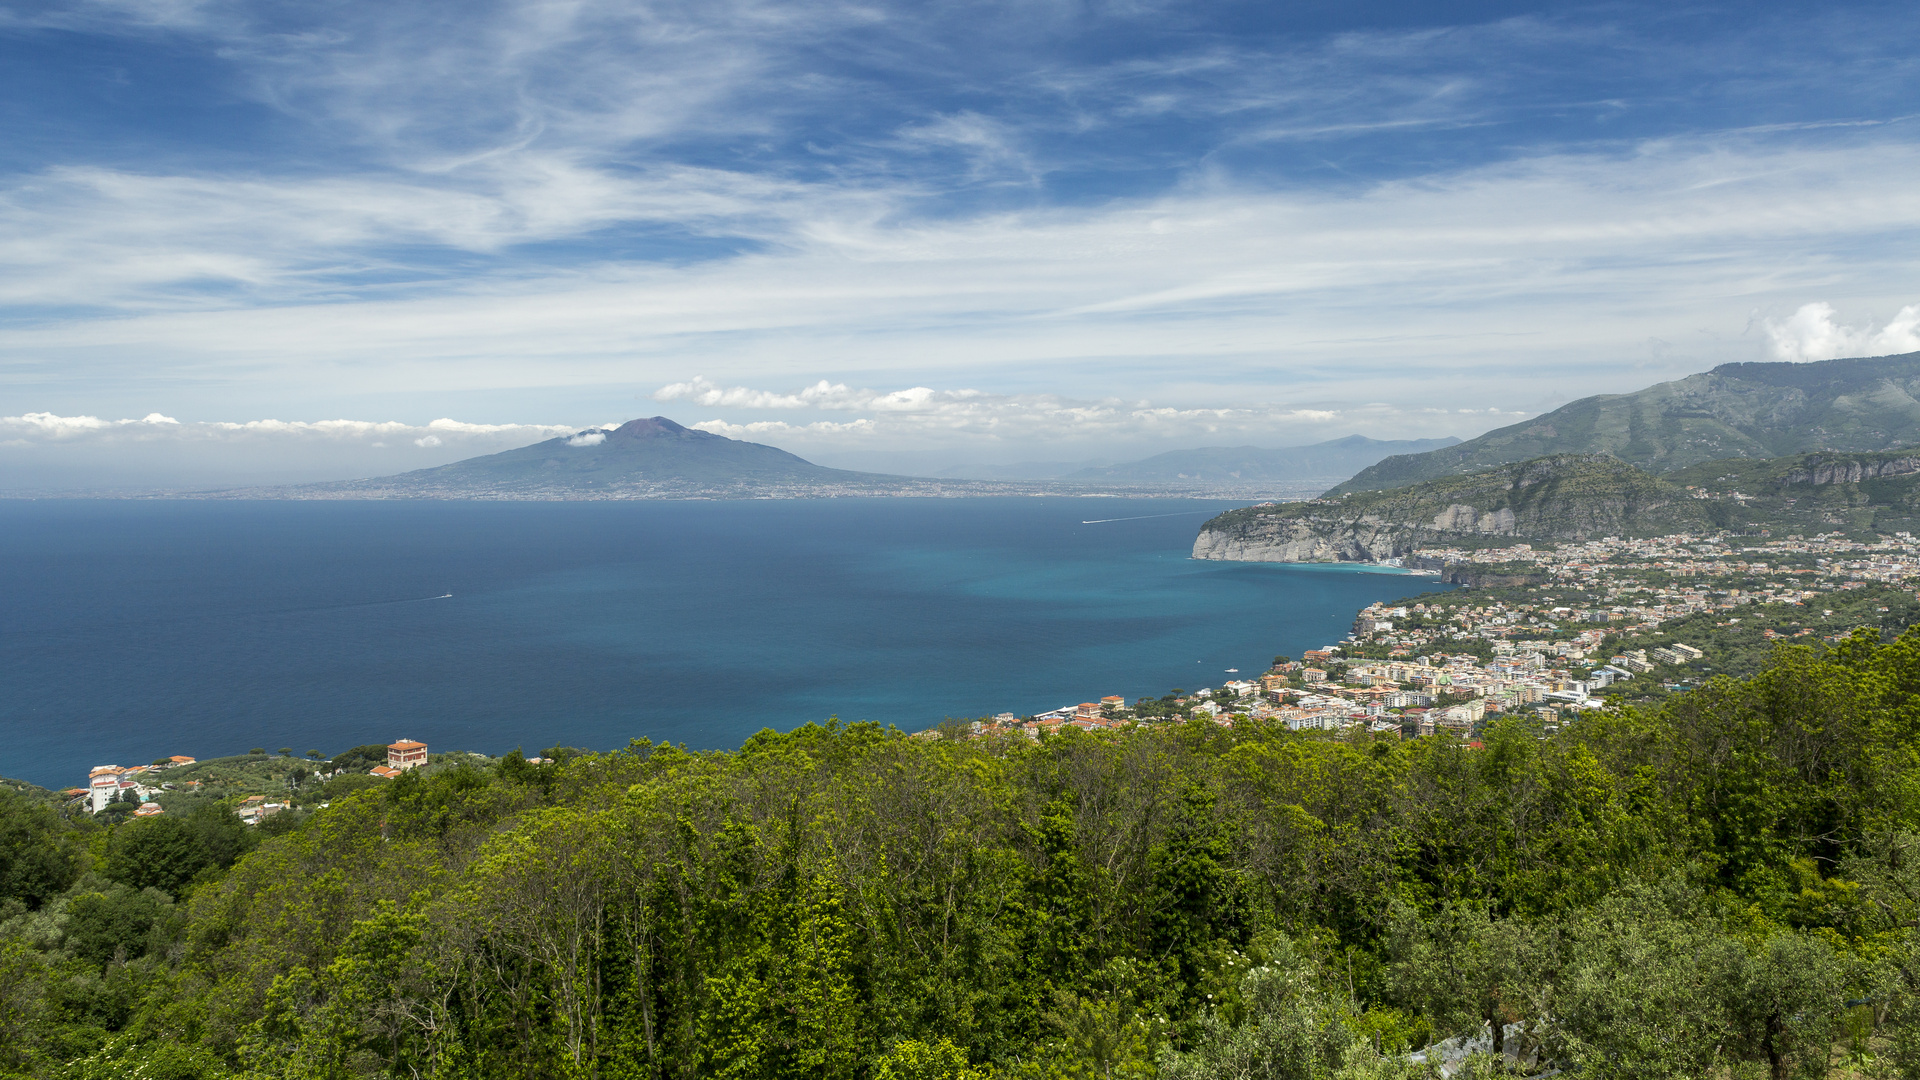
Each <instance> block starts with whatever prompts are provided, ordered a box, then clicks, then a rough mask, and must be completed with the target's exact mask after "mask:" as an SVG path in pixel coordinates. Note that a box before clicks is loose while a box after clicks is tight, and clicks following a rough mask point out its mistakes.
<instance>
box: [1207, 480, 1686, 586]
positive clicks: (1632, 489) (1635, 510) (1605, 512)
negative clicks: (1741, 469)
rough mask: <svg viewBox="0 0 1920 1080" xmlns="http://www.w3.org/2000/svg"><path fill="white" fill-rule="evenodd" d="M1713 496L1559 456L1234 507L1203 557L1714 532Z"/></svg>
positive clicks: (1351, 555)
mask: <svg viewBox="0 0 1920 1080" xmlns="http://www.w3.org/2000/svg"><path fill="white" fill-rule="evenodd" d="M1713 505H1715V504H1714V503H1713V500H1709V499H1700V498H1695V497H1693V495H1692V493H1689V492H1688V491H1687V490H1686V489H1685V488H1684V487H1682V486H1680V485H1677V484H1673V483H1670V482H1668V481H1666V480H1663V479H1660V478H1659V477H1655V476H1651V475H1649V474H1647V473H1645V472H1643V471H1641V470H1639V469H1636V468H1634V467H1633V466H1632V465H1629V464H1627V463H1626V462H1623V461H1620V460H1619V459H1617V458H1613V457H1609V456H1606V455H1601V454H1560V455H1554V456H1550V457H1544V458H1538V459H1535V460H1533V461H1526V462H1519V463H1515V464H1511V465H1504V466H1500V467H1497V468H1493V469H1487V470H1483V471H1481V472H1477V473H1473V474H1470V475H1467V476H1452V477H1446V478H1443V479H1440V480H1433V481H1427V482H1425V483H1421V484H1416V485H1413V486H1410V487H1404V488H1397V489H1393V490H1388V491H1366V492H1359V493H1355V494H1348V495H1345V496H1340V497H1333V496H1329V497H1325V498H1321V499H1314V500H1310V501H1307V502H1298V503H1278V504H1265V505H1261V506H1249V507H1244V508H1242V509H1238V510H1230V511H1228V512H1226V513H1224V514H1221V515H1219V516H1218V517H1215V518H1212V519H1210V520H1209V521H1208V522H1207V523H1206V524H1205V525H1203V526H1201V528H1200V534H1199V536H1197V537H1196V538H1195V540H1194V544H1193V557H1194V558H1196V559H1224V560H1232V561H1239V562H1377V561H1381V560H1385V559H1391V558H1397V557H1400V556H1403V555H1405V554H1407V553H1408V552H1410V551H1412V550H1414V549H1415V548H1418V547H1422V546H1426V545H1431V544H1444V543H1448V542H1455V541H1460V540H1478V539H1481V538H1486V537H1511V538H1514V539H1523V538H1525V539H1542V540H1547V539H1565V540H1574V539H1584V538H1587V537H1595V536H1603V535H1604V536H1650V535H1664V534H1668V533H1676V532H1694V531H1710V530H1712V529H1714V528H1717V527H1721V525H1720V523H1719V522H1717V521H1716V519H1715V514H1714V511H1713V510H1712V509H1711V507H1712V506H1713Z"/></svg>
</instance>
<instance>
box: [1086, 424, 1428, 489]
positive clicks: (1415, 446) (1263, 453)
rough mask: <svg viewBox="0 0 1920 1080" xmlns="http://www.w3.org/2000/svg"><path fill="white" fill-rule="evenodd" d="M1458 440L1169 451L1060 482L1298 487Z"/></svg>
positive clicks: (1354, 440)
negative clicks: (1307, 482)
mask: <svg viewBox="0 0 1920 1080" xmlns="http://www.w3.org/2000/svg"><path fill="white" fill-rule="evenodd" d="M1459 441H1460V440H1459V439H1456V438H1453V437H1451V436H1449V437H1447V438H1443V439H1395V440H1380V439H1369V438H1367V437H1366V436H1364V435H1348V436H1346V437H1345V438H1340V439H1329V440H1327V441H1326V442H1321V443H1314V444H1312V445H1310V446H1285V447H1279V448H1266V447H1257V446H1202V447H1198V448H1196V449H1192V450H1170V451H1168V452H1166V453H1164V454H1155V455H1154V456H1152V457H1149V458H1143V459H1141V460H1139V461H1124V462H1121V463H1119V464H1117V465H1107V466H1100V467H1095V468H1087V469H1081V470H1079V471H1078V472H1073V473H1069V474H1068V475H1067V476H1066V477H1064V479H1066V480H1070V481H1108V482H1120V483H1130V484H1166V483H1187V484H1193V483H1211V484H1216V485H1219V486H1222V487H1232V486H1244V485H1254V484H1272V483H1285V482H1300V481H1305V480H1312V479H1331V478H1335V477H1343V476H1352V475H1353V474H1354V473H1355V472H1357V471H1359V470H1361V469H1364V468H1366V467H1367V466H1369V465H1372V464H1373V463H1375V462H1377V461H1380V460H1381V459H1382V458H1385V457H1389V456H1391V455H1394V454H1418V453H1423V452H1425V451H1428V450H1435V449H1439V448H1442V447H1447V446H1452V445H1454V444H1456V443H1458V442H1459Z"/></svg>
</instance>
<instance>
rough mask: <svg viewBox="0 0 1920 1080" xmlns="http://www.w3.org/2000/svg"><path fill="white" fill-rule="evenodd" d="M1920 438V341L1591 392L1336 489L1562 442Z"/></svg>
mask: <svg viewBox="0 0 1920 1080" xmlns="http://www.w3.org/2000/svg"><path fill="white" fill-rule="evenodd" d="M1916 444H1920V353H1908V354H1905V355H1902V356H1882V357H1875V358H1871V359H1854V360H1824V361H1820V362H1817V363H1775V364H1758V363H1756V364H1723V365H1721V366H1720V367H1717V368H1714V369H1713V370H1712V371H1708V372H1704V373H1702V374H1699V375H1689V376H1688V377H1686V378H1684V379H1677V380H1675V381H1673V382H1665V383H1661V384H1659V385H1657V386H1651V387H1648V388H1646V389H1644V390H1638V391H1635V392H1633V393H1630V394H1602V395H1599V396H1597V397H1589V398H1581V399H1580V400H1579V401H1575V402H1572V403H1570V404H1567V405H1563V406H1561V407H1560V408H1558V409H1555V410H1554V411H1552V412H1550V413H1547V414H1546V415H1544V416H1540V417H1536V418H1534V419H1532V420H1526V421H1522V422H1521V423H1518V424H1514V425H1512V426H1510V427H1504V428H1500V429H1498V430H1496V431H1490V432H1487V433H1486V434H1485V435H1482V436H1480V437H1478V438H1475V439H1469V440H1467V441H1466V442H1463V443H1459V444H1457V445H1455V446H1449V447H1445V448H1442V449H1438V450H1430V451H1427V452H1425V453H1420V454H1402V455H1397V456H1394V457H1389V458H1386V459H1384V460H1382V461H1380V462H1379V463H1377V464H1374V465H1372V466H1370V467H1367V468H1365V469H1363V470H1362V471H1361V472H1360V473H1359V474H1358V475H1356V476H1354V477H1353V478H1352V479H1350V480H1348V481H1347V482H1345V483H1343V484H1340V485H1338V486H1337V487H1335V488H1333V490H1332V491H1330V492H1329V493H1328V494H1343V493H1346V492H1354V491H1379V490H1385V489H1390V488H1399V487H1405V486H1407V485H1410V484H1417V483H1420V482H1422V481H1427V480H1435V479H1439V478H1441V477H1445V476H1456V475H1460V474H1462V473H1471V472H1476V471H1479V470H1482V469H1487V468H1491V467H1493V466H1497V465H1505V464H1510V463H1512V462H1518V461H1527V460H1530V459H1533V458H1538V457H1544V456H1547V455H1553V454H1596V453H1604V454H1610V455H1612V456H1613V457H1616V458H1618V459H1620V460H1621V461H1624V462H1627V463H1629V464H1632V465H1635V466H1638V467H1639V468H1641V469H1643V470H1645V471H1647V472H1651V473H1655V474H1665V473H1672V472H1674V471H1676V470H1680V469H1685V468H1688V467H1690V466H1694V465H1700V464H1703V463H1705V462H1709V461H1716V460H1721V459H1726V458H1778V457H1782V456H1787V455H1792V454H1803V453H1808V452H1811V451H1820V450H1827V451H1846V452H1858V451H1876V450H1889V449H1894V448H1897V447H1903V446H1912V445H1916Z"/></svg>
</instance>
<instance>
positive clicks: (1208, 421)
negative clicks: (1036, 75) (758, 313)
mask: <svg viewBox="0 0 1920 1080" xmlns="http://www.w3.org/2000/svg"><path fill="white" fill-rule="evenodd" d="M654 396H655V397H656V398H657V399H659V400H663V401H676V400H687V401H692V402H694V403H696V404H701V405H713V406H722V407H731V408H740V409H786V410H795V411H799V410H805V409H821V410H835V411H847V410H852V411H863V412H868V413H871V414H872V415H870V416H863V417H860V418H858V419H855V420H844V421H843V420H814V421H799V422H793V421H787V420H753V421H748V422H745V423H738V422H733V421H728V420H724V419H712V420H704V421H701V422H699V423H696V424H693V425H692V426H693V427H696V428H699V429H700V430H702V431H710V432H712V433H714V434H716V435H725V436H727V437H729V438H735V439H775V440H783V441H793V442H797V443H799V444H803V445H815V446H830V447H831V446H845V445H855V444H860V443H871V442H873V441H875V440H890V441H892V442H893V443H895V444H908V443H910V444H916V445H918V444H925V443H927V442H929V441H953V440H973V441H984V442H991V443H1070V442H1076V441H1082V440H1088V441H1091V440H1108V441H1110V442H1118V443H1132V442H1136V441H1141V440H1147V441H1167V440H1180V439H1187V440H1202V441H1208V440H1219V439H1222V438H1233V439H1248V440H1253V441H1258V442H1264V443H1267V444H1269V445H1278V444H1282V443H1286V442H1289V441H1311V438H1305V439H1302V438H1299V437H1298V436H1300V434H1301V433H1302V432H1303V431H1306V432H1309V433H1311V432H1315V431H1318V430H1320V429H1322V428H1324V427H1326V426H1328V425H1333V424H1338V423H1349V424H1366V425H1369V426H1371V425H1375V424H1377V423H1379V422H1380V421H1381V420H1382V419H1383V418H1384V417H1385V416H1386V415H1388V414H1391V413H1393V412H1395V411H1396V410H1394V409H1393V408H1392V407H1391V406H1385V405H1380V404H1373V405H1368V406H1364V407H1361V408H1357V409H1352V410H1345V409H1334V408H1321V407H1310V406H1296V405H1284V404H1268V403H1261V404H1248V405H1242V406H1237V407H1217V408H1179V407H1174V406H1167V405H1154V404H1152V403H1151V402H1146V401H1120V400H1113V399H1109V400H1104V401H1087V400H1077V399H1072V398H1064V397H1060V396H1057V395H1052V394H991V393H986V392H983V391H980V390H972V389H960V390H934V389H931V388H928V387H924V386H916V387H911V388H909V389H906V390H893V391H876V390H864V389H863V390H855V389H851V388H849V387H847V386H846V385H844V384H838V383H830V382H828V381H827V380H821V381H819V382H816V383H814V384H812V385H811V386H809V387H807V388H805V389H802V390H800V391H797V392H794V393H779V392H775V391H767V390H757V389H753V388H750V387H744V386H733V387H721V386H718V385H715V384H714V383H712V382H709V381H708V380H706V379H704V378H700V377H696V378H694V379H691V380H689V381H686V382H680V383H672V384H669V385H667V386H664V387H662V388H661V389H660V390H659V391H657V392H656V393H655V395H654ZM1489 411H1492V410H1489ZM1513 415H1514V416H1516V417H1517V416H1520V415H1523V414H1521V413H1514V414H1513Z"/></svg>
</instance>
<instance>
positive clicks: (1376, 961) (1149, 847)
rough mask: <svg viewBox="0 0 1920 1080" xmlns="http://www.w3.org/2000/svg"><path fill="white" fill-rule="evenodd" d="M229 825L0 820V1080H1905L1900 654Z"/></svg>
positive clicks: (1910, 897) (1906, 948) (1905, 849)
mask: <svg viewBox="0 0 1920 1080" xmlns="http://www.w3.org/2000/svg"><path fill="white" fill-rule="evenodd" d="M83 818H84V815H83ZM271 823H272V824H274V825H275V828H274V829H272V830H270V831H268V832H266V833H263V832H262V831H261V830H260V829H252V828H248V827H246V826H242V825H239V824H238V823H237V821H236V820H235V819H234V818H233V816H232V815H231V814H230V813H229V812H227V810H226V809H225V808H223V807H220V806H217V805H208V806H204V807H201V808H199V809H197V810H195V811H193V812H192V813H189V814H184V815H172V814H169V815H162V816H160V817H156V818H151V819H142V820H129V821H125V822H123V823H120V824H117V825H114V826H112V827H111V828H107V827H102V826H99V825H97V824H95V823H93V822H91V821H88V820H84V819H83V820H78V821H70V820H67V819H65V818H63V817H61V816H60V814H59V813H58V811H57V810H56V809H55V808H53V807H50V806H48V805H45V804H40V803H36V802H34V801H32V800H31V799H29V798H26V797H23V796H19V795H16V794H13V793H11V792H6V793H0V895H3V897H4V899H0V904H4V909H3V910H0V917H3V918H4V921H3V922H0V1071H8V1072H13V1073H19V1074H23V1075H31V1076H42V1077H72V1078H75V1080H81V1078H94V1077H101V1078H105V1077H136V1076H138V1077H146V1078H153V1080H170V1078H186V1077H214V1076H226V1075H229V1074H231V1075H245V1076H258V1077H289V1078H294V1077H298V1078H346V1077H359V1076H401V1077H411V1076H434V1077H500V1076H537V1077H607V1078H616V1077H623V1078H624V1077H649V1078H653V1077H657V1078H662V1080H665V1078H669V1077H672V1078H680V1077H686V1078H691V1077H709V1076H712V1077H796V1078H797V1077H816V1078H822V1080H825V1078H848V1080H855V1078H874V1080H933V1078H955V1080H958V1078H972V1080H984V1078H986V1077H988V1076H997V1077H1033V1078H1041V1077H1048V1078H1051V1077H1085V1078H1089V1080H1091V1078H1099V1080H1120V1078H1145V1077H1152V1076H1163V1077H1167V1078H1169V1080H1215V1078H1220V1080H1225V1078H1230V1077H1231V1078H1241V1077H1247V1078H1252V1077H1262V1078H1291V1077H1300V1078H1308V1077H1353V1078H1359V1077H1382V1078H1384V1077H1408V1076H1422V1075H1429V1073H1430V1071H1431V1070H1433V1069H1434V1068H1435V1067H1436V1065H1435V1064H1434V1063H1430V1062H1427V1061H1425V1060H1422V1059H1419V1058H1415V1057H1413V1056H1412V1055H1411V1054H1410V1051H1414V1050H1418V1049H1420V1048H1422V1047H1426V1046H1428V1044H1430V1043H1433V1042H1436V1041H1438V1040H1442V1039H1448V1038H1455V1037H1462V1036H1475V1035H1480V1036H1482V1042H1481V1043H1479V1044H1477V1045H1478V1046H1479V1047H1480V1048H1481V1049H1483V1050H1485V1051H1488V1052H1487V1053H1484V1054H1481V1055H1479V1056H1477V1057H1474V1058H1471V1059H1469V1060H1467V1061H1465V1062H1464V1063H1462V1064H1461V1065H1460V1067H1461V1068H1464V1069H1465V1070H1467V1071H1468V1072H1469V1073H1471V1074H1475V1075H1486V1074H1490V1073H1493V1072H1497V1071H1499V1070H1501V1069H1504V1068H1509V1067H1512V1068H1518V1069H1521V1070H1523V1071H1524V1072H1525V1073H1526V1074H1528V1075H1536V1074H1539V1073H1542V1072H1546V1071H1549V1070H1551V1069H1553V1068H1556V1067H1564V1068H1568V1069H1572V1070H1578V1071H1579V1072H1580V1074H1581V1075H1583V1076H1595V1077H1598V1076H1604V1077H1649V1078H1657V1077H1703V1078H1704V1077H1742V1076H1757V1077H1758V1076H1764V1077H1773V1078H1784V1077H1824V1076H1837V1075H1861V1076H1867V1075H1886V1076H1906V1077H1914V1076H1920V967H1916V961H1920V957H1916V954H1915V940H1916V939H1915V933H1916V930H1915V927H1916V922H1917V920H1920V632H1910V633H1908V634H1907V635H1906V636H1904V637H1902V638H1900V639H1899V640H1897V641H1893V642H1891V643H1887V644H1881V643H1880V642H1878V641H1877V640H1876V639H1875V637H1874V635H1873V634H1872V632H1871V631H1864V632H1862V633H1861V634H1860V635H1858V636H1856V637H1855V638H1854V639H1852V640H1851V641H1848V642H1846V643H1843V644H1841V645H1839V646H1837V647H1834V648H1831V649H1827V650H1824V651H1821V650H1816V649H1814V648H1810V647H1806V646H1792V647H1787V646H1783V647H1781V648H1780V649H1779V650H1778V651H1777V652H1776V653H1775V655H1774V657H1773V659H1772V661H1771V663H1770V665H1769V666H1768V667H1767V668H1766V669H1765V670H1764V671H1762V672H1760V673H1759V674H1757V675H1755V676H1754V677H1752V678H1750V679H1748V680H1745V681H1734V680H1731V679H1726V678H1721V679H1717V680H1714V681H1711V682H1709V683H1708V684H1707V685H1705V686H1703V687H1702V688H1701V689H1699V690H1696V691H1693V692H1691V693H1688V694H1685V695H1682V696H1678V697H1675V698H1673V699H1670V700H1668V701H1666V702H1664V703H1662V704H1661V705H1660V706H1659V707H1658V709H1643V710H1638V711H1636V710H1633V709H1622V710H1617V711H1614V710H1609V711H1606V712H1603V713H1596V714H1592V715H1589V716H1587V717H1584V718H1583V719H1581V720H1580V721H1579V723H1577V724H1574V725H1571V726H1570V727H1569V728H1568V729H1567V730H1565V731H1562V732H1560V733H1558V734H1556V735H1554V736H1553V737H1551V738H1542V737H1540V736H1539V734H1538V733H1537V732H1535V731H1532V730H1529V729H1528V728H1526V727H1525V726H1524V724H1523V722H1521V721H1504V722H1502V723H1500V724H1496V725H1495V726H1493V727H1492V728H1490V729H1489V730H1488V731H1487V732H1486V733H1485V734H1484V735H1483V736H1482V738H1481V739H1480V740H1479V741H1478V743H1466V742H1462V741H1459V740H1457V739H1454V738H1451V737H1447V736H1441V737H1437V738H1429V739H1419V740H1413V741H1407V742H1402V741H1400V740H1398V739H1394V738H1376V737H1372V736H1368V735H1366V734H1364V733H1353V734H1345V735H1338V736H1335V735H1328V734H1306V733H1295V732H1289V731H1287V730H1285V729H1284V728H1280V727H1275V726H1266V725H1248V724H1241V725H1239V726H1235V727H1232V728H1226V727H1221V726H1217V725H1215V724H1212V723H1210V722H1205V721H1201V722H1194V723H1175V724H1167V725H1160V726H1152V727H1143V728H1136V729H1133V730H1129V731H1126V732H1122V733H1107V734H1086V733H1074V732H1069V733H1066V734H1062V735H1059V736H1048V737H1046V738H1043V739H1042V740H1041V741H1040V742H1038V743H1034V742H1030V741H1028V740H1026V739H1024V738H1012V739H1009V740H1006V741H993V740H973V739H965V738H958V737H949V736H948V735H944V734H943V735H936V736H935V737H931V738H910V737H907V736H904V735H902V734H900V733H899V732H896V731H893V730H890V729H883V728H879V727H875V726H872V725H865V724H854V725H841V724H837V723H829V724H826V725H824V726H821V725H809V726H807V727H803V728H801V729H799V730H796V731H793V732H789V733H787V734H777V733H774V732H771V731H768V732H763V733H761V734H760V735H758V736H755V737H754V738H753V739H751V740H749V741H748V742H747V744H746V745H744V746H743V747H741V748H740V749H739V750H737V751H734V752H728V753H689V752H687V751H685V750H682V749H679V748H676V747H671V746H654V745H650V744H648V743H646V742H636V743H634V744H633V745H631V746H630V747H628V748H626V749H624V750H620V751H617V752H613V753H607V754H583V755H577V756H573V757H569V758H566V759H564V760H561V761H559V762H557V763H554V764H531V763H528V762H527V761H525V760H524V759H522V758H520V757H518V756H517V755H516V756H510V757H508V758H507V759H505V760H504V761H503V762H501V763H500V764H498V765H497V766H493V767H488V768H481V767H474V766H463V767H447V768H442V769H440V770H439V771H437V772H433V773H432V774H430V775H424V776H423V775H420V774H416V773H409V774H406V775H405V776H403V777H401V778H400V779H397V780H394V781H390V782H387V783H385V784H382V785H380V786H377V787H371V788H367V789H365V790H361V791H357V792H353V793H351V794H348V795H346V796H344V797H342V798H339V799H337V800H335V801H333V802H332V803H331V805H330V806H328V807H327V808H325V809H321V810H318V811H315V812H313V813H311V814H309V815H307V816H305V817H303V818H300V819H298V820H296V819H295V818H294V817H293V815H291V814H289V815H286V816H285V817H284V818H283V819H275V820H273V821H272V822H271ZM1428 1056H1431V1057H1434V1058H1438V1057H1440V1056H1441V1055H1440V1054H1439V1053H1434V1054H1431V1055H1428Z"/></svg>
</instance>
